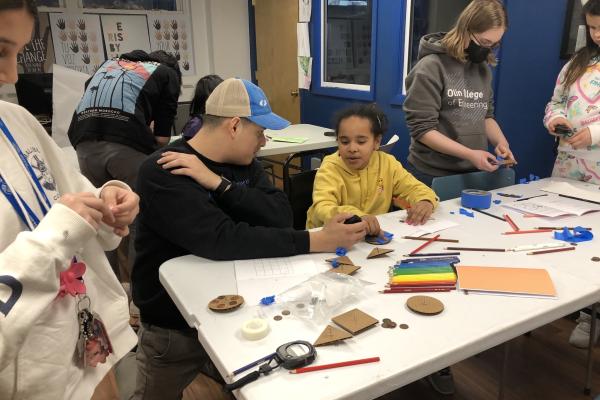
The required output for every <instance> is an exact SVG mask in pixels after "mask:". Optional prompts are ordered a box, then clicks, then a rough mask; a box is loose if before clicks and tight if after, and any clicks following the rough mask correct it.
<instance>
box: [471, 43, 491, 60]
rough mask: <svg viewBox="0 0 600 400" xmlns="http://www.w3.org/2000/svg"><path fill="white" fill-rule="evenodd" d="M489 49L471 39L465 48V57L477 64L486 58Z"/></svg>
mask: <svg viewBox="0 0 600 400" xmlns="http://www.w3.org/2000/svg"><path fill="white" fill-rule="evenodd" d="M490 51H491V50H490V49H489V48H487V47H482V46H480V45H478V44H477V43H475V41H473V40H471V41H470V42H469V47H467V49H466V50H465V52H466V53H467V59H468V60H469V61H471V62H472V63H475V64H479V63H481V62H484V61H486V60H487V58H488V55H489V54H490Z"/></svg>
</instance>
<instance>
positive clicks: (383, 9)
mask: <svg viewBox="0 0 600 400" xmlns="http://www.w3.org/2000/svg"><path fill="white" fill-rule="evenodd" d="M505 3H506V5H507V10H508V14H509V30H508V32H507V33H506V35H505V36H504V39H503V43H502V49H501V54H500V64H499V66H498V67H497V69H496V71H495V72H496V82H495V85H494V86H495V89H496V117H497V120H498V122H499V123H500V126H501V127H502V129H503V131H504V133H505V134H506V136H507V137H508V140H509V142H510V144H511V148H512V150H513V152H514V153H515V156H516V157H517V159H518V160H519V165H518V166H517V177H523V176H526V175H528V174H529V173H534V174H536V175H539V176H542V177H544V176H548V175H549V174H550V172H551V170H552V164H553V161H554V155H553V153H552V143H553V141H552V138H551V137H550V135H548V134H547V133H546V131H545V129H544V127H543V126H542V122H541V121H542V117H543V112H544V107H545V105H546V103H547V102H548V100H549V98H550V96H551V94H552V89H553V87H554V83H555V80H556V76H557V74H558V72H559V71H560V68H561V67H562V65H563V64H564V61H561V60H560V59H559V53H560V44H561V38H562V30H563V25H564V17H565V12H566V3H567V2H566V1H564V0H527V1H524V0H506V1H505ZM319 5H320V1H319V0H314V1H313V13H319V12H320V7H319ZM404 6H405V1H399V0H379V3H378V10H377V11H378V16H377V21H378V26H377V38H378V40H377V43H376V45H377V60H376V66H375V71H376V75H375V91H374V92H375V100H376V102H377V103H378V105H379V106H380V107H381V108H382V109H383V111H384V112H385V113H386V114H387V116H388V118H389V119H390V129H389V131H388V134H387V135H386V139H387V138H388V137H390V136H391V135H392V134H394V133H396V134H398V135H399V136H400V139H401V140H400V142H399V144H398V145H396V147H395V149H394V153H395V155H396V157H397V158H398V159H400V160H401V161H405V160H406V156H407V154H408V145H409V138H408V131H407V129H406V124H405V119H404V118H405V117H404V113H403V111H402V107H401V106H400V105H397V104H396V103H398V93H399V91H400V85H401V83H402V81H401V79H402V78H403V77H402V76H401V74H402V68H401V65H402V56H403V45H404ZM313 15H315V14H313ZM312 25H313V26H311V49H312V51H313V52H316V51H317V49H318V46H317V45H318V42H317V40H318V36H317V34H318V32H319V31H318V27H317V26H316V25H315V24H312ZM315 61H317V60H315ZM317 67H318V63H317V62H315V63H313V68H317ZM354 102H356V100H352V99H343V98H339V97H330V96H324V95H317V94H314V93H310V92H309V91H306V90H302V91H301V119H302V122H304V123H311V124H316V125H321V126H328V127H331V126H332V119H333V116H334V115H335V113H336V111H338V110H339V109H341V108H344V107H346V106H348V105H349V104H352V103H354Z"/></svg>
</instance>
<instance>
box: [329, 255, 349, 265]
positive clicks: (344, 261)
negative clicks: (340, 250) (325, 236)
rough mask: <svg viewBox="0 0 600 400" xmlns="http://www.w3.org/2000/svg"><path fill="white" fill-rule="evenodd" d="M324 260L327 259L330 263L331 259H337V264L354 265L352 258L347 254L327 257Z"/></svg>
mask: <svg viewBox="0 0 600 400" xmlns="http://www.w3.org/2000/svg"><path fill="white" fill-rule="evenodd" d="M325 261H327V262H328V263H331V262H333V261H337V263H338V264H339V265H354V263H353V262H352V260H351V259H350V258H349V257H348V256H340V257H336V258H328V259H326V260H325Z"/></svg>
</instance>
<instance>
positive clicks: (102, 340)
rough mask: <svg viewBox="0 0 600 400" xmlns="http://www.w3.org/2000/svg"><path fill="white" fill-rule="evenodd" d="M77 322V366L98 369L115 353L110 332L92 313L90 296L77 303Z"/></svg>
mask: <svg viewBox="0 0 600 400" xmlns="http://www.w3.org/2000/svg"><path fill="white" fill-rule="evenodd" d="M77 320H78V322H79V338H78V340H77V346H76V349H75V354H74V361H75V364H76V365H77V366H78V367H79V368H85V367H96V366H97V365H98V363H105V362H106V357H108V356H109V355H110V354H111V353H113V348H112V344H111V343H110V339H109V337H108V332H107V331H106V327H105V326H104V323H103V322H102V320H101V319H100V317H99V316H98V314H96V313H94V312H92V311H91V301H90V298H89V297H88V296H82V297H80V298H79V301H78V302H77Z"/></svg>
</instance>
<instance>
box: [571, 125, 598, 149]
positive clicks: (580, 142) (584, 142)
mask: <svg viewBox="0 0 600 400" xmlns="http://www.w3.org/2000/svg"><path fill="white" fill-rule="evenodd" d="M566 142H567V143H568V144H570V145H571V146H572V147H573V148H574V149H575V150H577V149H583V148H586V147H588V146H591V145H592V134H591V133H590V128H585V129H582V130H580V131H579V132H577V133H576V134H575V135H573V136H571V137H570V138H568V139H567V140H566Z"/></svg>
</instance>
